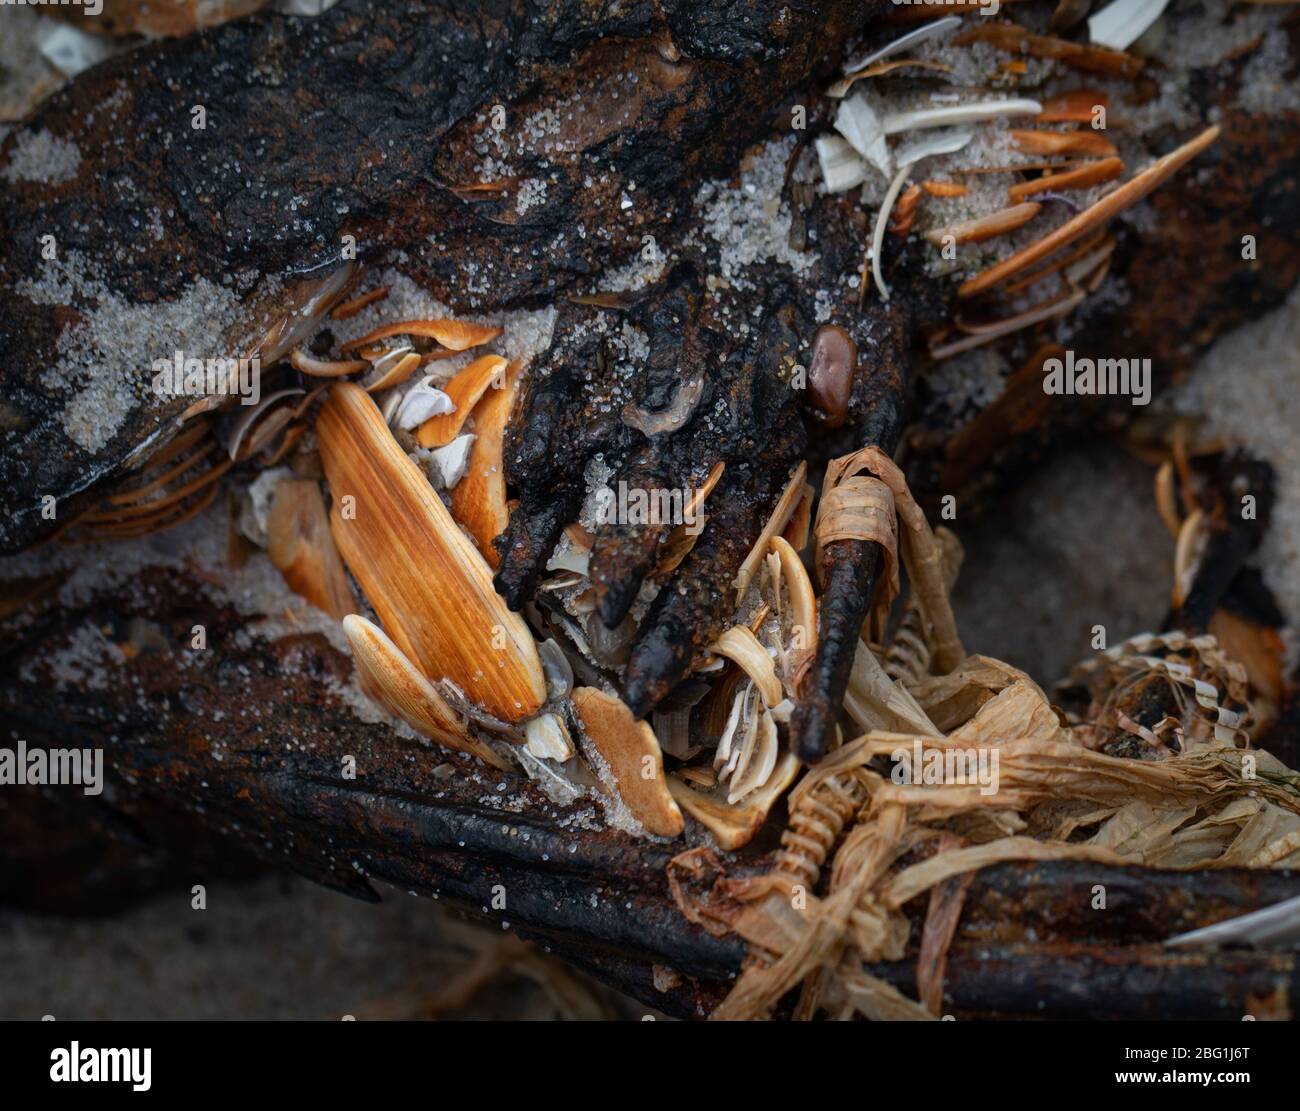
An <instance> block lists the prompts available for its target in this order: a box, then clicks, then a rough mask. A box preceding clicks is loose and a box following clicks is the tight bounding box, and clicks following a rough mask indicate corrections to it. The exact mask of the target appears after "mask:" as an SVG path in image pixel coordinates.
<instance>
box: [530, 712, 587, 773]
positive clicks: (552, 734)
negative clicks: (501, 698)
mask: <svg viewBox="0 0 1300 1111" xmlns="http://www.w3.org/2000/svg"><path fill="white" fill-rule="evenodd" d="M524 747H525V748H527V749H528V751H529V752H531V753H532V754H533V755H534V756H536V757H537V758H538V759H539V760H553V761H555V763H557V764H563V763H564V762H565V761H566V760H572V759H573V757H574V756H576V755H577V750H576V749H575V748H574V747H573V738H572V737H570V736H569V727H568V726H567V725H565V724H564V719H563V718H561V717H560V716H559V715H558V714H552V713H545V714H538V715H537V716H536V717H535V718H530V719H529V720H528V721H527V722H526V723H525V725H524Z"/></svg>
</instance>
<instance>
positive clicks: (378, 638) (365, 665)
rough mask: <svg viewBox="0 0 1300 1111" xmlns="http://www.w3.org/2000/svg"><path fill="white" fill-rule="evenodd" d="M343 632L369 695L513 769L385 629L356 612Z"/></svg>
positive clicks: (434, 736)
mask: <svg viewBox="0 0 1300 1111" xmlns="http://www.w3.org/2000/svg"><path fill="white" fill-rule="evenodd" d="M343 632H344V633H345V634H346V635H347V638H348V645H349V646H350V647H351V649H352V659H353V662H354V663H355V664H356V668H357V679H358V682H359V683H360V686H361V689H362V691H364V692H365V694H366V695H368V696H369V697H370V698H373V699H374V700H375V701H376V702H378V703H379V704H380V705H381V706H383V707H384V708H385V709H386V710H388V711H389V712H391V713H393V714H396V715H397V716H398V717H399V718H401V719H402V720H403V721H404V722H406V724H407V725H409V726H410V727H411V728H412V729H414V730H415V731H416V732H417V733H420V734H422V735H423V736H425V737H428V738H429V739H430V740H434V741H437V742H438V743H439V744H441V745H444V746H446V747H447V748H454V749H457V750H458V751H460V752H468V753H471V754H472V755H474V756H478V757H479V758H480V759H483V760H486V761H487V762H488V763H489V764H491V765H492V766H493V767H496V768H501V769H503V770H506V769H508V768H509V765H508V764H507V762H506V761H505V760H504V759H502V758H501V757H500V756H499V755H497V753H496V752H494V751H493V750H492V749H491V748H490V747H489V746H488V745H487V744H485V743H484V742H482V741H480V740H478V739H476V738H475V737H473V736H472V735H471V734H470V732H469V729H468V727H467V725H466V723H465V722H464V720H463V719H461V718H460V717H459V716H458V715H457V714H456V712H455V711H454V710H453V709H452V708H451V707H450V706H449V705H448V704H447V702H446V700H445V699H444V698H443V697H442V696H441V695H440V694H439V693H438V691H437V690H436V688H435V687H434V686H433V684H432V683H430V682H429V680H428V679H426V678H425V677H424V676H423V675H421V674H420V672H419V670H418V669H417V668H416V666H415V665H414V664H413V663H411V661H410V660H409V659H408V658H407V657H406V655H405V653H403V652H402V650H401V649H400V648H398V647H397V645H396V644H394V643H393V641H392V638H391V637H389V636H388V635H387V634H386V633H385V632H384V630H383V629H381V628H380V627H379V626H378V625H376V624H374V622H372V621H368V620H366V618H364V617H362V616H361V615H360V614H356V613H352V614H349V615H348V616H347V617H345V618H344V619H343Z"/></svg>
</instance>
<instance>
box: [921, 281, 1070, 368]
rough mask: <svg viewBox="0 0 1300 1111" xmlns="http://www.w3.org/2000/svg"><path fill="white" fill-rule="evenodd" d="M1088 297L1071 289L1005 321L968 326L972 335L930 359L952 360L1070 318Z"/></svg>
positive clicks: (943, 347)
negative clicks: (1046, 322) (1054, 320)
mask: <svg viewBox="0 0 1300 1111" xmlns="http://www.w3.org/2000/svg"><path fill="white" fill-rule="evenodd" d="M1087 295H1088V291H1087V290H1083V289H1079V290H1075V291H1074V292H1073V293H1071V292H1069V291H1068V290H1067V291H1066V292H1063V293H1058V294H1057V295H1056V296H1055V297H1051V298H1049V299H1048V300H1046V301H1042V302H1040V303H1039V304H1037V305H1034V306H1032V307H1031V308H1028V309H1025V310H1023V311H1022V312H1018V313H1015V314H1014V315H1012V316H1008V317H1004V318H1003V319H1001V320H997V321H992V322H990V323H987V324H981V325H979V326H978V327H973V326H969V325H968V326H967V327H966V331H967V332H968V333H969V334H968V335H966V336H963V337H962V338H961V339H956V340H952V341H950V342H948V343H944V344H940V345H939V346H937V347H932V348H930V357H931V358H932V359H935V360H936V361H938V360H943V359H951V358H952V357H953V356H954V355H960V354H961V353H962V352H963V351H970V350H971V349H973V348H976V347H983V346H985V345H986V344H989V343H992V342H993V341H994V340H996V339H1000V338H1001V337H1002V336H1009V335H1011V334H1012V333H1013V332H1021V331H1024V329H1026V328H1030V327H1032V326H1033V325H1035V324H1038V323H1040V322H1042V321H1044V320H1051V319H1052V318H1053V317H1057V316H1068V315H1069V314H1070V313H1072V312H1073V311H1074V310H1075V309H1077V308H1078V307H1079V305H1081V304H1082V303H1083V300H1084V298H1085V297H1086V296H1087Z"/></svg>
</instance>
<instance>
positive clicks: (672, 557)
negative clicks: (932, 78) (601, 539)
mask: <svg viewBox="0 0 1300 1111" xmlns="http://www.w3.org/2000/svg"><path fill="white" fill-rule="evenodd" d="M726 466H727V465H726V464H725V463H723V462H721V461H719V462H717V463H714V464H713V466H712V467H711V468H710V469H709V473H708V476H707V477H706V478H705V479H704V482H703V483H702V484H701V485H699V486H697V487H696V488H695V489H693V490H692V491H691V496H690V498H689V500H688V501H687V503H686V507H685V509H683V511H682V516H683V518H684V519H685V520H688V521H694V522H695V524H694V525H693V526H688V525H685V524H681V525H677V526H675V527H674V528H673V531H672V532H671V533H669V534H668V539H667V540H665V541H664V542H663V545H662V546H661V547H660V549H659V559H658V561H657V562H656V563H655V566H654V569H653V570H652V571H651V572H650V576H649V577H650V578H651V579H662V578H665V577H666V576H668V575H671V574H672V573H673V572H674V571H676V570H677V568H678V567H679V566H681V562H682V560H684V559H685V558H686V557H687V556H688V555H690V553H691V549H692V548H694V547H695V542H696V541H697V540H699V538H700V536H701V534H702V533H703V532H704V526H705V525H707V524H708V523H709V518H708V515H707V514H705V513H704V512H703V509H704V503H705V501H707V499H708V496H709V495H710V494H711V493H712V492H713V488H714V487H715V486H717V484H718V481H719V480H720V479H721V478H722V472H723V471H724V470H726ZM588 550H590V544H589V545H588Z"/></svg>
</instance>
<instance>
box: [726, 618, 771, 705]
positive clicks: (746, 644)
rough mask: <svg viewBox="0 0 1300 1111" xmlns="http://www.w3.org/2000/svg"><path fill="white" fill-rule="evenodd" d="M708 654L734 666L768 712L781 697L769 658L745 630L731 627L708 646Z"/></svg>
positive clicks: (755, 639)
mask: <svg viewBox="0 0 1300 1111" xmlns="http://www.w3.org/2000/svg"><path fill="white" fill-rule="evenodd" d="M709 651H711V652H715V653H716V654H717V655H719V656H725V657H727V659H729V660H731V661H733V662H734V663H735V664H737V665H738V666H739V667H740V668H741V669H742V670H743V671H744V672H745V674H746V675H748V676H749V677H750V679H752V680H753V681H754V685H755V687H757V689H758V692H759V694H760V695H761V696H762V698H763V704H764V705H765V706H767V707H768V708H769V709H770V708H771V707H773V706H775V705H776V704H777V703H778V702H780V701H781V700H782V699H783V698H784V697H785V694H784V692H783V691H782V690H781V680H780V679H778V678H777V677H776V667H775V665H774V664H773V663H772V657H771V656H769V655H768V654H767V649H766V648H764V647H763V646H762V645H761V644H760V643H759V641H758V637H756V636H755V635H754V634H753V632H752V631H751V630H750V629H749V628H748V626H745V625H733V626H732V627H731V628H730V629H728V630H727V631H726V632H725V633H723V634H722V636H720V637H718V639H717V640H715V641H714V642H713V643H712V644H711V645H710V646H709Z"/></svg>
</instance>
